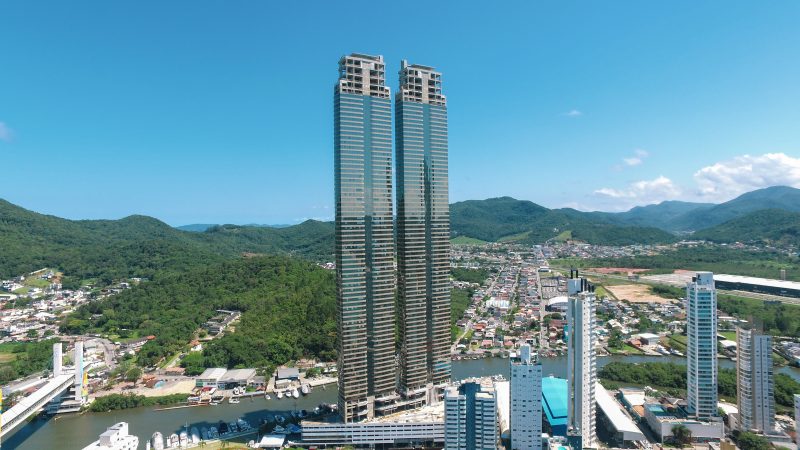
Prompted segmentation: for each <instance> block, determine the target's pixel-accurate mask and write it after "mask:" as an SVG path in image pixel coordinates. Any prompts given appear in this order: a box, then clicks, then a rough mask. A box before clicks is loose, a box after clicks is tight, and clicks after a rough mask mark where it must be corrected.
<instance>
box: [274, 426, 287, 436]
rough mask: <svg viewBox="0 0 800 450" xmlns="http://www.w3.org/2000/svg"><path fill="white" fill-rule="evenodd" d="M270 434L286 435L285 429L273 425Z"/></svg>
mask: <svg viewBox="0 0 800 450" xmlns="http://www.w3.org/2000/svg"><path fill="white" fill-rule="evenodd" d="M272 434H288V431H286V428H283V427H282V426H280V425H275V429H273V430H272Z"/></svg>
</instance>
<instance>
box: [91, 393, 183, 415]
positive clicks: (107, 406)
mask: <svg viewBox="0 0 800 450" xmlns="http://www.w3.org/2000/svg"><path fill="white" fill-rule="evenodd" d="M187 398H188V395H187V394H171V395H164V396H161V397H145V396H144V395H136V394H110V395H105V396H103V397H97V398H95V399H94V401H93V402H92V404H91V405H90V406H89V411H92V412H107V411H116V410H118V409H128V408H138V407H140V406H155V405H160V406H164V405H174V404H177V403H184V402H185V401H186V399H187Z"/></svg>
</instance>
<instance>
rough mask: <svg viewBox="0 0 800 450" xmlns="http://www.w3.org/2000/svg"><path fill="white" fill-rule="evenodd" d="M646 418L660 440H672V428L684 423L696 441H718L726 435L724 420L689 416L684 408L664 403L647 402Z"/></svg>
mask: <svg viewBox="0 0 800 450" xmlns="http://www.w3.org/2000/svg"><path fill="white" fill-rule="evenodd" d="M644 418H645V421H647V425H648V427H650V429H651V430H653V433H655V435H656V437H658V440H659V442H666V441H670V440H671V439H672V437H673V435H672V429H673V428H674V427H675V426H676V425H683V426H685V427H686V428H688V429H689V431H691V432H692V439H693V440H694V441H695V442H708V441H716V440H719V439H722V438H723V437H724V427H723V423H722V420H721V419H719V418H716V417H715V418H713V419H710V420H697V419H694V418H690V417H688V415H687V413H686V411H685V410H683V408H681V407H678V406H675V405H664V404H662V403H645V405H644Z"/></svg>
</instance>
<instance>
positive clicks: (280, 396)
mask: <svg viewBox="0 0 800 450" xmlns="http://www.w3.org/2000/svg"><path fill="white" fill-rule="evenodd" d="M275 396H276V397H278V400H280V399H282V398H283V392H281V391H278V393H277V394H275Z"/></svg>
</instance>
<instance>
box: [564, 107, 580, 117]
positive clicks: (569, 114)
mask: <svg viewBox="0 0 800 450" xmlns="http://www.w3.org/2000/svg"><path fill="white" fill-rule="evenodd" d="M563 115H565V116H567V117H580V116H582V115H583V113H582V112H580V111H578V110H577V109H571V110H569V111H567V112H565V113H564V114H563Z"/></svg>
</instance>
